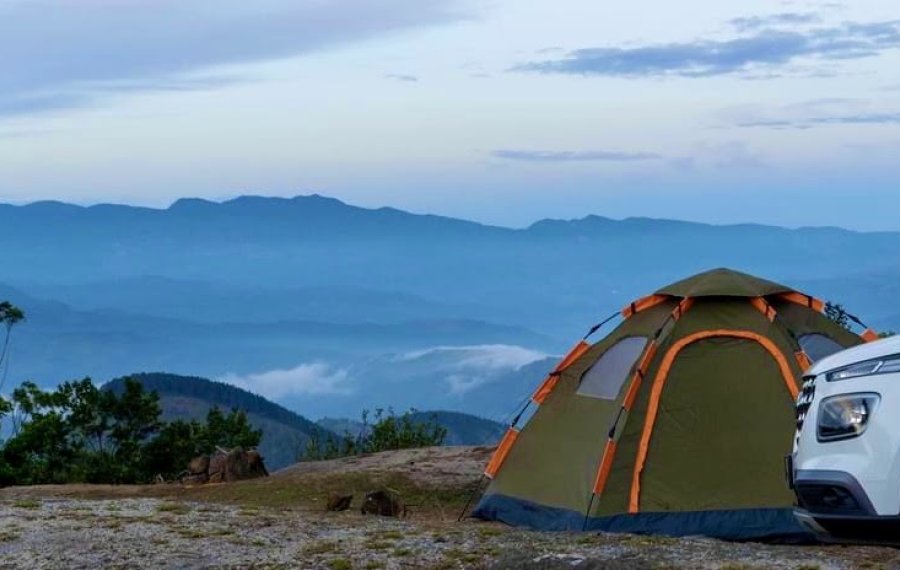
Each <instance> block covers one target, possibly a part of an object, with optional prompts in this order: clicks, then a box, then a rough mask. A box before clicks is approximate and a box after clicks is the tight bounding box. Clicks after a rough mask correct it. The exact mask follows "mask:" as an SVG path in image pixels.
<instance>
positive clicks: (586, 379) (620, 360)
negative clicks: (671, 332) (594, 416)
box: [577, 336, 647, 400]
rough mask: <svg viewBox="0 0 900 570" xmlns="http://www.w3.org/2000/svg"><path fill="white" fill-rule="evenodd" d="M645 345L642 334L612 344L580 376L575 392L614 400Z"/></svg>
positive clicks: (645, 340) (645, 341)
mask: <svg viewBox="0 0 900 570" xmlns="http://www.w3.org/2000/svg"><path fill="white" fill-rule="evenodd" d="M645 346H647V339H646V338H645V337H642V336H630V337H627V338H623V339H622V340H620V341H619V342H617V343H616V344H614V345H612V346H611V347H610V348H609V349H608V350H607V351H606V352H604V353H603V356H601V357H600V359H599V360H597V362H595V363H594V365H593V366H591V367H590V368H589V369H588V371H587V372H585V373H584V376H582V377H581V385H579V386H578V392H577V393H578V394H579V395H580V396H588V397H591V398H603V399H605V400H615V399H616V397H617V396H618V395H619V390H621V389H622V384H624V383H625V380H627V379H628V377H629V376H630V373H631V369H632V368H633V367H634V364H635V362H637V359H638V358H640V356H641V353H642V352H644V347H645Z"/></svg>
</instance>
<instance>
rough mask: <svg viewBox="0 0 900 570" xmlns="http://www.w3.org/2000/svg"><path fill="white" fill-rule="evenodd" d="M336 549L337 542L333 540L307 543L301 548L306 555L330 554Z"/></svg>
mask: <svg viewBox="0 0 900 570" xmlns="http://www.w3.org/2000/svg"><path fill="white" fill-rule="evenodd" d="M336 550H337V544H335V543H333V542H326V541H323V542H317V543H315V544H310V545H308V546H307V547H306V548H304V549H303V554H304V555H308V556H315V555H317V554H330V553H332V552H334V551H336Z"/></svg>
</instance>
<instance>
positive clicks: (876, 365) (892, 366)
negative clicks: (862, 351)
mask: <svg viewBox="0 0 900 570" xmlns="http://www.w3.org/2000/svg"><path fill="white" fill-rule="evenodd" d="M892 372H900V355H898V354H894V355H891V356H885V357H883V358H875V359H873V360H865V361H863V362H857V363H856V364H851V365H850V366H845V367H843V368H838V369H837V370H832V371H831V372H828V373H827V374H825V379H826V380H828V381H829V382H834V381H836V380H848V379H850V378H858V377H860V376H872V375H874V374H890V373H892Z"/></svg>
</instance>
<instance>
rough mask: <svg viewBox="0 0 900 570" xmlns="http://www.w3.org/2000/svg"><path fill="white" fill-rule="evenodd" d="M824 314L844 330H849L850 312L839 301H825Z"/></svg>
mask: <svg viewBox="0 0 900 570" xmlns="http://www.w3.org/2000/svg"><path fill="white" fill-rule="evenodd" d="M825 316H826V317H828V318H829V319H831V320H832V321H833V322H835V323H836V324H838V325H840V326H841V327H843V328H844V329H846V330H850V314H849V313H848V312H847V311H846V310H845V309H844V306H843V305H841V304H840V303H831V302H828V303H825Z"/></svg>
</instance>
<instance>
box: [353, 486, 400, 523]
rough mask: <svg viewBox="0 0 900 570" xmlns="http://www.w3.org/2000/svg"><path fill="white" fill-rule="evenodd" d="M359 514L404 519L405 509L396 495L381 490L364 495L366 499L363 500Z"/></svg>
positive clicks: (392, 492)
mask: <svg viewBox="0 0 900 570" xmlns="http://www.w3.org/2000/svg"><path fill="white" fill-rule="evenodd" d="M360 512H361V513H362V514H364V515H380V516H383V517H405V516H406V515H407V508H406V505H405V504H404V503H403V500H402V499H401V498H400V495H399V494H398V493H396V492H394V491H390V490H387V489H382V490H378V491H372V492H371V493H366V498H365V499H364V500H363V504H362V507H361V508H360Z"/></svg>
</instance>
